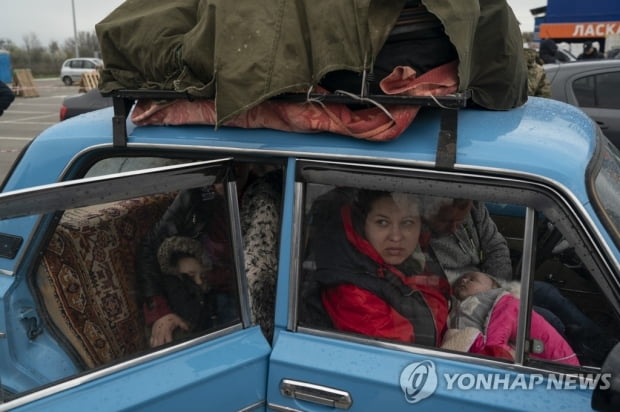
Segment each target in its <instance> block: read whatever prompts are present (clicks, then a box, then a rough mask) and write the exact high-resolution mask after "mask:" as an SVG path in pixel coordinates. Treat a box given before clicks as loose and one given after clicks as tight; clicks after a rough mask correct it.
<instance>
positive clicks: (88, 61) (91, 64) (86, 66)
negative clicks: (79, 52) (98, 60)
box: [84, 60, 97, 69]
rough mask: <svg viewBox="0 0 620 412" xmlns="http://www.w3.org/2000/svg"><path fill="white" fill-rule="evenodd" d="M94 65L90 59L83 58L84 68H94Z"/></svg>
mask: <svg viewBox="0 0 620 412" xmlns="http://www.w3.org/2000/svg"><path fill="white" fill-rule="evenodd" d="M95 67H97V66H96V65H95V63H93V62H91V61H90V60H84V68H85V69H95Z"/></svg>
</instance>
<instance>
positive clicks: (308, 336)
mask: <svg viewBox="0 0 620 412" xmlns="http://www.w3.org/2000/svg"><path fill="white" fill-rule="evenodd" d="M288 170H289V171H293V170H295V171H296V174H295V176H293V173H292V172H291V173H290V174H289V176H288V180H287V185H286V188H287V194H286V196H285V199H284V201H285V208H284V210H285V220H284V222H283V228H284V230H283V238H282V249H281V251H280V256H281V260H280V267H279V271H280V272H279V277H278V278H279V284H278V302H277V306H276V309H277V311H276V326H277V327H276V329H277V330H276V334H275V338H274V343H273V351H272V353H271V357H270V366H269V382H268V404H269V406H270V407H271V408H273V409H274V410H287V411H290V410H295V411H298V410H303V411H328V410H358V411H362V410H363V411H366V410H370V411H378V410H386V411H387V410H389V411H411V410H452V409H458V410H480V409H481V408H482V409H485V408H486V409H490V410H543V409H546V410H589V409H590V408H591V406H590V402H591V397H592V393H593V391H592V390H593V388H594V387H595V386H596V384H597V383H601V384H602V386H603V387H604V388H609V384H610V376H609V375H605V374H602V373H601V370H600V366H601V365H600V363H596V362H594V361H592V362H591V363H590V365H592V366H589V365H586V363H587V362H590V361H589V360H586V358H585V357H584V358H582V357H581V356H582V354H581V353H580V354H579V356H580V361H581V362H582V364H581V366H579V367H575V366H571V365H566V364H563V363H562V362H555V363H554V362H546V363H545V362H543V363H540V362H539V361H538V360H537V359H535V356H536V351H535V349H528V347H526V346H524V345H523V342H528V339H524V338H525V337H526V336H527V335H525V334H524V333H523V332H524V330H525V328H522V329H519V332H518V333H517V332H516V330H515V333H516V335H515V337H514V341H513V342H517V343H516V346H512V349H509V350H510V351H512V354H513V355H512V356H510V355H507V357H513V358H512V359H510V360H507V359H506V358H501V357H498V356H480V355H475V354H470V353H463V352H458V351H455V350H447V349H444V348H442V347H438V346H424V345H410V344H403V343H402V342H398V341H396V340H393V339H381V338H375V337H372V336H364V335H363V334H361V333H350V332H346V331H341V330H337V328H335V327H333V326H332V325H326V324H321V323H319V322H318V321H315V320H314V319H312V318H311V317H307V316H306V311H308V309H307V308H308V302H309V299H312V295H311V293H307V291H308V290H311V289H308V285H307V284H306V280H307V279H308V278H307V277H306V276H305V273H306V271H312V270H315V269H316V263H315V261H314V260H313V257H312V255H311V253H308V251H309V250H310V252H312V250H311V248H309V247H307V244H308V243H310V240H308V239H309V238H312V233H313V230H314V229H312V228H310V225H312V224H315V223H316V228H317V229H316V230H323V229H324V228H326V227H328V228H331V227H333V225H334V224H337V223H334V221H331V222H330V221H329V220H327V219H326V218H325V215H322V217H320V218H317V216H321V215H320V214H318V213H317V214H314V215H312V214H311V213H309V211H310V210H312V209H311V206H314V205H315V204H316V202H318V200H317V201H315V203H313V202H312V200H313V199H321V195H322V194H325V193H332V194H334V196H332V198H331V199H332V200H333V199H340V200H343V197H342V196H345V198H344V199H345V200H346V196H347V193H349V192H351V191H350V190H349V189H353V191H354V190H355V189H356V188H358V187H368V188H373V189H381V190H390V191H402V190H409V191H411V192H414V193H415V192H417V193H420V190H425V191H426V193H429V192H430V193H432V192H431V191H432V190H435V192H436V193H438V194H441V195H443V196H449V195H452V194H458V193H460V194H461V196H474V195H475V194H476V193H482V195H481V196H487V197H488V200H489V201H490V200H494V201H497V200H499V198H500V197H503V198H504V199H512V201H513V202H515V203H518V202H521V201H522V200H523V199H526V198H527V199H528V200H531V199H538V198H537V196H538V194H537V193H534V192H532V193H528V192H527V191H524V190H523V187H521V188H519V191H518V192H517V191H516V190H513V189H512V188H510V187H508V188H507V189H506V188H502V187H501V186H499V185H497V182H494V184H496V185H497V187H495V188H494V189H493V191H489V190H487V187H485V186H483V185H482V184H473V185H468V184H466V181H464V180H463V179H461V180H460V181H458V183H457V184H454V185H453V184H449V183H446V181H445V178H443V181H437V180H435V181H434V180H433V179H434V178H437V176H433V174H432V173H430V174H428V175H425V174H424V173H421V174H418V173H413V172H410V173H406V172H403V171H402V170H400V169H399V170H394V171H388V170H387V168H380V167H377V168H376V169H374V170H373V169H372V167H371V166H368V165H346V164H344V163H333V164H329V163H321V162H318V161H306V162H302V161H298V162H297V163H296V164H295V165H293V164H289V168H288ZM418 172H419V171H418ZM420 176H421V177H420ZM440 180H441V179H440ZM438 182H439V183H438ZM487 183H488V182H487ZM480 189H482V190H480ZM476 190H479V192H477V191H476ZM490 193H491V194H490ZM515 193H518V195H515ZM530 195H531V199H530V198H529V197H528V196H530ZM538 200H539V199H538ZM541 204H542V203H540V202H539V203H538V205H541ZM329 209H330V207H327V210H329ZM287 210H288V212H287ZM520 210H521V211H522V213H521V215H519V216H516V217H514V218H513V217H512V216H507V217H506V220H507V221H508V220H509V219H514V221H516V222H518V225H517V226H516V227H517V229H518V230H515V233H516V234H515V235H514V236H515V239H514V243H515V244H516V245H517V247H518V249H519V251H520V253H522V255H523V260H522V261H521V262H522V263H521V264H520V267H522V268H524V269H522V271H521V272H519V273H520V275H519V276H522V284H526V285H527V284H528V282H529V280H530V279H531V278H530V275H531V273H530V271H529V267H530V266H529V265H528V262H530V261H529V259H530V258H529V256H531V254H533V253H534V250H533V246H534V243H533V242H532V235H533V233H534V220H535V219H534V217H535V216H536V214H535V212H534V209H532V208H521V209H520ZM549 210H553V206H549ZM331 211H332V212H333V213H340V211H341V209H340V208H339V207H331ZM550 214H552V213H551V212H550ZM312 219H318V221H316V222H313V221H312ZM497 219H498V221H499V217H497ZM510 221H512V220H510ZM517 237H518V239H517ZM509 239H510V241H511V242H512V241H513V239H512V238H509ZM327 241H329V240H327ZM591 255H593V253H591ZM336 259H338V257H336ZM360 276H361V275H360ZM310 279H312V278H310ZM349 279H351V278H349ZM522 291H525V293H527V289H522ZM525 293H524V294H523V295H522V296H526V294H525ZM322 296H325V295H322ZM323 299H325V298H324V297H323ZM336 304H337V303H336ZM526 304H527V299H522V301H521V305H522V306H521V308H520V310H519V311H520V313H525V309H526V308H527V306H525V305H526ZM612 306H613V305H612ZM314 308H315V306H313V307H312V309H314ZM312 309H311V310H312ZM360 309H361V308H360ZM521 316H522V317H521V318H520V320H519V321H521V322H525V320H526V319H527V317H526V316H523V315H521ZM515 325H516V323H515ZM519 341H521V344H519V343H518V342H519ZM532 342H534V341H532ZM511 345H512V343H511ZM537 362H538V363H537Z"/></svg>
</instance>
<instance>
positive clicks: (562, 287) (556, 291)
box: [296, 165, 620, 370]
mask: <svg viewBox="0 0 620 412" xmlns="http://www.w3.org/2000/svg"><path fill="white" fill-rule="evenodd" d="M333 167H334V168H333V169H331V170H330V169H329V167H328V166H326V167H325V169H322V168H321V167H317V166H316V165H308V166H307V168H304V167H300V173H299V175H300V176H301V177H300V186H299V191H300V194H299V196H300V198H303V199H304V202H303V207H300V213H303V222H304V223H303V225H302V227H303V230H302V231H301V233H300V242H299V245H300V250H301V251H300V255H301V256H302V263H301V264H300V267H299V271H300V274H301V279H300V282H299V285H300V292H299V308H298V313H299V319H298V323H297V324H296V326H297V327H299V328H301V330H302V331H306V330H311V331H313V333H322V334H327V335H329V336H332V337H337V338H339V339H343V340H355V341H357V342H359V341H360V339H362V341H364V342H365V343H367V344H369V345H377V344H381V343H380V342H385V343H390V344H398V345H405V346H414V347H415V346H422V347H425V348H432V349H435V350H437V351H438V352H437V354H438V356H441V353H442V352H446V351H448V352H456V353H460V354H467V356H475V357H487V358H492V359H495V360H501V361H505V362H509V363H516V364H522V365H536V366H539V367H543V368H546V369H549V370H566V368H568V369H569V370H570V369H574V368H582V367H600V366H601V365H602V361H603V360H604V358H605V356H606V355H607V353H608V352H609V351H610V350H611V348H612V347H613V345H614V344H615V343H617V342H618V338H619V337H620V322H619V320H618V311H619V308H618V307H617V305H612V304H610V300H609V299H610V298H613V296H614V295H613V293H608V292H609V291H610V288H612V286H611V284H612V283H613V282H611V283H610V282H609V279H610V275H611V274H610V273H607V272H605V271H604V265H600V264H599V262H600V261H598V260H596V259H595V258H593V256H596V251H595V249H593V246H592V245H591V244H590V243H588V241H587V239H588V237H587V236H585V235H584V233H583V232H582V230H581V229H579V227H580V226H579V224H578V222H579V220H578V219H577V217H576V216H575V215H574V214H573V212H572V211H571V209H570V208H567V207H566V205H565V204H564V203H563V202H562V201H560V200H559V199H555V198H553V197H552V196H550V195H548V194H547V193H543V192H540V191H539V190H537V189H534V188H532V190H524V188H523V187H517V186H514V185H513V184H512V183H510V184H509V183H508V182H506V183H504V185H502V184H501V183H497V182H495V183H494V184H489V183H490V182H488V181H487V182H485V183H484V184H483V182H482V181H479V182H478V183H475V182H473V181H472V182H468V181H466V180H465V179H463V178H462V176H459V177H455V180H454V181H452V182H450V181H449V180H447V179H445V178H441V179H433V178H430V177H428V178H425V177H421V176H416V175H415V174H414V173H411V174H410V175H405V174H402V173H401V174H399V173H396V172H395V173H394V174H390V173H389V172H387V171H385V170H377V171H376V174H372V173H371V172H370V171H369V168H368V167H366V168H355V167H352V168H351V169H350V170H346V168H344V167H342V166H341V165H339V166H338V167H336V166H333ZM418 225H419V227H418ZM415 233H419V235H418V238H417V241H413V242H412V241H411V236H415ZM414 244H415V245H414ZM446 285H447V287H446ZM615 287H617V286H615ZM364 339H365V340H364Z"/></svg>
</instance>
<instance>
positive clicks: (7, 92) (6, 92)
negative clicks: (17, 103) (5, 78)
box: [0, 81, 15, 116]
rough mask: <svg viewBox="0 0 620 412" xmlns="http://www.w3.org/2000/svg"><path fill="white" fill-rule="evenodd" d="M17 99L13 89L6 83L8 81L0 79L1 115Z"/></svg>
mask: <svg viewBox="0 0 620 412" xmlns="http://www.w3.org/2000/svg"><path fill="white" fill-rule="evenodd" d="M13 100H15V95H14V94H13V91H12V90H11V89H10V88H9V86H7V85H6V83H4V82H2V81H0V116H2V113H4V111H5V110H6V109H8V107H9V106H10V105H11V103H13Z"/></svg>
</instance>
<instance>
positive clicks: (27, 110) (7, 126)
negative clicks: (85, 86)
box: [0, 78, 79, 181]
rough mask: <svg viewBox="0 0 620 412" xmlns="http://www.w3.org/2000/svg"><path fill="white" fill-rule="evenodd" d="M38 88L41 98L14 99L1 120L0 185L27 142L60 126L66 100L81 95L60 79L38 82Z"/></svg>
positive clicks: (38, 80) (75, 88) (74, 87)
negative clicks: (58, 124) (48, 129)
mask: <svg viewBox="0 0 620 412" xmlns="http://www.w3.org/2000/svg"><path fill="white" fill-rule="evenodd" d="M11 86H12V85H11V84H9V87H11ZM35 87H36V90H37V92H38V94H39V96H38V97H21V96H15V100H14V101H13V103H12V104H11V106H10V107H9V108H8V109H7V110H5V111H4V113H3V114H2V116H0V181H1V180H4V177H5V176H6V174H7V173H8V171H9V170H10V169H11V165H12V164H13V162H14V161H15V159H16V158H17V156H18V155H19V153H20V151H21V150H22V149H23V148H24V147H25V146H26V145H27V144H28V142H30V141H31V140H32V139H34V138H35V137H36V136H38V135H39V133H41V132H42V131H43V130H45V129H47V128H48V127H50V126H52V125H53V124H55V123H58V121H59V115H60V106H61V105H62V101H63V99H64V98H65V97H67V96H72V95H75V94H78V91H79V87H78V86H65V85H64V84H63V83H62V81H61V80H60V78H50V79H36V80H35Z"/></svg>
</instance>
